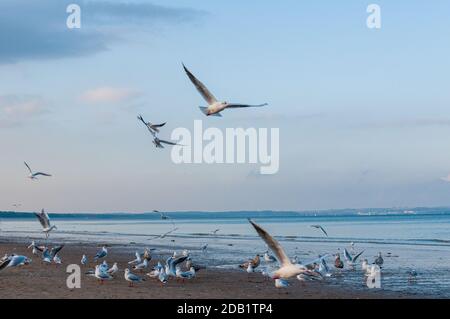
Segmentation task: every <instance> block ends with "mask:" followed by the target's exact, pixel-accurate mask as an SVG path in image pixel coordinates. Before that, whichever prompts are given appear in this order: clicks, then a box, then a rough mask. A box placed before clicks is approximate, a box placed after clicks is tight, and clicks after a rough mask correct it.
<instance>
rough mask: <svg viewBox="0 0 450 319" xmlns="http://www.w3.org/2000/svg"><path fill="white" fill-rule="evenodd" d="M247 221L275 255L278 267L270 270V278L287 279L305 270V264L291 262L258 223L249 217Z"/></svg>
mask: <svg viewBox="0 0 450 319" xmlns="http://www.w3.org/2000/svg"><path fill="white" fill-rule="evenodd" d="M249 222H250V224H252V226H253V227H254V228H255V230H256V232H257V233H258V235H259V236H260V237H261V238H262V239H263V240H264V241H265V243H266V244H267V246H268V247H269V248H270V249H271V250H272V252H273V253H274V254H275V257H276V258H277V259H278V261H279V263H280V267H279V268H278V269H277V270H276V271H274V272H272V274H271V277H272V279H289V278H291V277H294V276H297V275H300V274H302V273H304V272H306V271H307V269H306V267H305V266H303V265H299V264H293V263H291V261H290V259H289V257H288V256H287V255H286V253H285V251H284V249H283V247H281V245H280V244H279V243H278V241H277V240H276V239H275V238H273V237H272V236H271V235H270V234H269V233H268V232H267V231H265V230H264V229H263V228H261V227H260V226H259V225H257V224H255V223H254V222H253V221H252V220H250V219H249Z"/></svg>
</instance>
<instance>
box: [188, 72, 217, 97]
mask: <svg viewBox="0 0 450 319" xmlns="http://www.w3.org/2000/svg"><path fill="white" fill-rule="evenodd" d="M183 68H184V71H185V72H186V74H187V76H188V77H189V79H190V80H191V82H192V83H193V84H194V85H195V87H196V88H197V91H198V92H199V93H200V95H201V96H202V97H203V98H204V99H205V101H206V102H208V104H209V105H211V104H214V103H216V102H217V99H216V98H215V97H214V95H212V94H211V92H209V91H208V89H207V88H206V86H205V85H204V84H203V83H202V82H200V81H199V80H198V79H197V78H196V77H195V76H194V75H193V74H192V73H191V71H189V70H188V69H187V68H186V67H185V65H184V64H183Z"/></svg>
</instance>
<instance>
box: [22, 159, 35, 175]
mask: <svg viewBox="0 0 450 319" xmlns="http://www.w3.org/2000/svg"><path fill="white" fill-rule="evenodd" d="M23 163H24V164H25V166H26V167H27V168H28V171H29V172H30V174H33V171H32V170H31V168H30V166H29V165H28V164H27V162H23Z"/></svg>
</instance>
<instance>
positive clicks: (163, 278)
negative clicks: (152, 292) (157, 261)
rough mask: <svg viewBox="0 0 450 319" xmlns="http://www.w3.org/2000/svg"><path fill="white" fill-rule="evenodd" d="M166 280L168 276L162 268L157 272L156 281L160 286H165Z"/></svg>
mask: <svg viewBox="0 0 450 319" xmlns="http://www.w3.org/2000/svg"><path fill="white" fill-rule="evenodd" d="M168 279H169V275H168V274H167V273H166V270H165V269H164V267H162V268H161V270H160V272H159V276H158V280H159V281H160V282H161V283H162V284H167V280H168Z"/></svg>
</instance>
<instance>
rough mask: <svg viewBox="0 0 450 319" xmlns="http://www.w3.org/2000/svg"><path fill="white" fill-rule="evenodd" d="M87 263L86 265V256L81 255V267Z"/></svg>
mask: <svg viewBox="0 0 450 319" xmlns="http://www.w3.org/2000/svg"><path fill="white" fill-rule="evenodd" d="M87 263H88V259H87V257H86V255H83V257H81V264H82V265H83V266H86V265H87Z"/></svg>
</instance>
